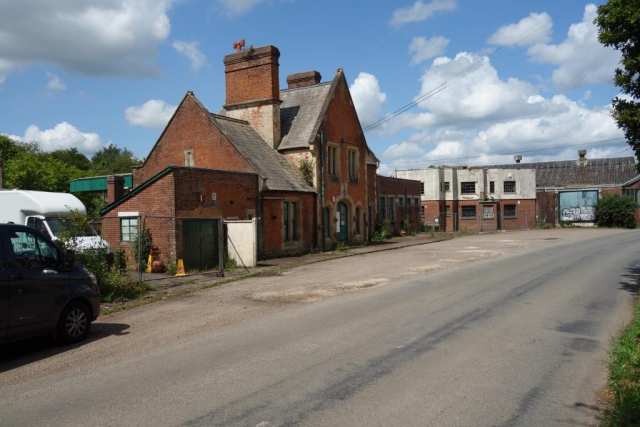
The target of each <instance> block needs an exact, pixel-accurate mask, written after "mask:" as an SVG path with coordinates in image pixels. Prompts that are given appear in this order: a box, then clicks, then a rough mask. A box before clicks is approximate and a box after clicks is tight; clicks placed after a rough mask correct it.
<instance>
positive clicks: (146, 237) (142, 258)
mask: <svg viewBox="0 0 640 427" xmlns="http://www.w3.org/2000/svg"><path fill="white" fill-rule="evenodd" d="M139 240H140V243H138V241H139ZM152 242H153V238H152V237H151V230H149V229H148V228H146V229H144V230H142V233H140V232H138V233H136V234H135V235H134V236H133V241H132V242H131V254H132V255H133V259H134V261H135V262H136V265H137V267H138V268H139V269H142V270H144V268H145V267H146V266H147V260H148V257H149V253H150V252H151V244H152ZM138 248H139V249H140V253H138Z"/></svg>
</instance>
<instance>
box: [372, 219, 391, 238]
mask: <svg viewBox="0 0 640 427" xmlns="http://www.w3.org/2000/svg"><path fill="white" fill-rule="evenodd" d="M390 228H391V223H390V222H389V221H388V220H381V219H378V220H377V221H376V224H375V227H374V229H373V231H372V232H371V236H370V240H371V241H372V242H380V241H382V240H384V239H390V238H391V237H392V236H391V233H390V232H389V230H390Z"/></svg>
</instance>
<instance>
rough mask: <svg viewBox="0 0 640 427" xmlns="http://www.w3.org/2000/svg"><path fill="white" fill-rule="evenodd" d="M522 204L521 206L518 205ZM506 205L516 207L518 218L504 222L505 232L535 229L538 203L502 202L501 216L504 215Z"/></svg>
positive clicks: (523, 201) (530, 201)
mask: <svg viewBox="0 0 640 427" xmlns="http://www.w3.org/2000/svg"><path fill="white" fill-rule="evenodd" d="M518 202H520V204H518ZM505 205H515V206H516V218H505V219H504V220H503V225H502V229H503V230H517V229H523V228H535V227H536V225H537V221H536V201H535V200H501V201H500V216H501V217H502V216H503V214H504V206H505Z"/></svg>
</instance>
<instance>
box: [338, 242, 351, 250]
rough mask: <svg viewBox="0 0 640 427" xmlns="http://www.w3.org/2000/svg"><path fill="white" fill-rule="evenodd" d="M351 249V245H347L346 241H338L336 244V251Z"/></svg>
mask: <svg viewBox="0 0 640 427" xmlns="http://www.w3.org/2000/svg"><path fill="white" fill-rule="evenodd" d="M347 250H349V246H347V245H346V244H345V243H344V242H338V243H337V244H336V251H341V252H342V251H347Z"/></svg>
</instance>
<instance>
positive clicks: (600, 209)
mask: <svg viewBox="0 0 640 427" xmlns="http://www.w3.org/2000/svg"><path fill="white" fill-rule="evenodd" d="M636 207H637V204H636V202H635V200H633V199H632V198H631V197H627V196H620V195H618V194H609V195H607V196H604V197H602V198H601V199H600V200H598V203H596V218H597V222H598V226H600V227H620V228H635V226H636V220H635V211H636Z"/></svg>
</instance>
